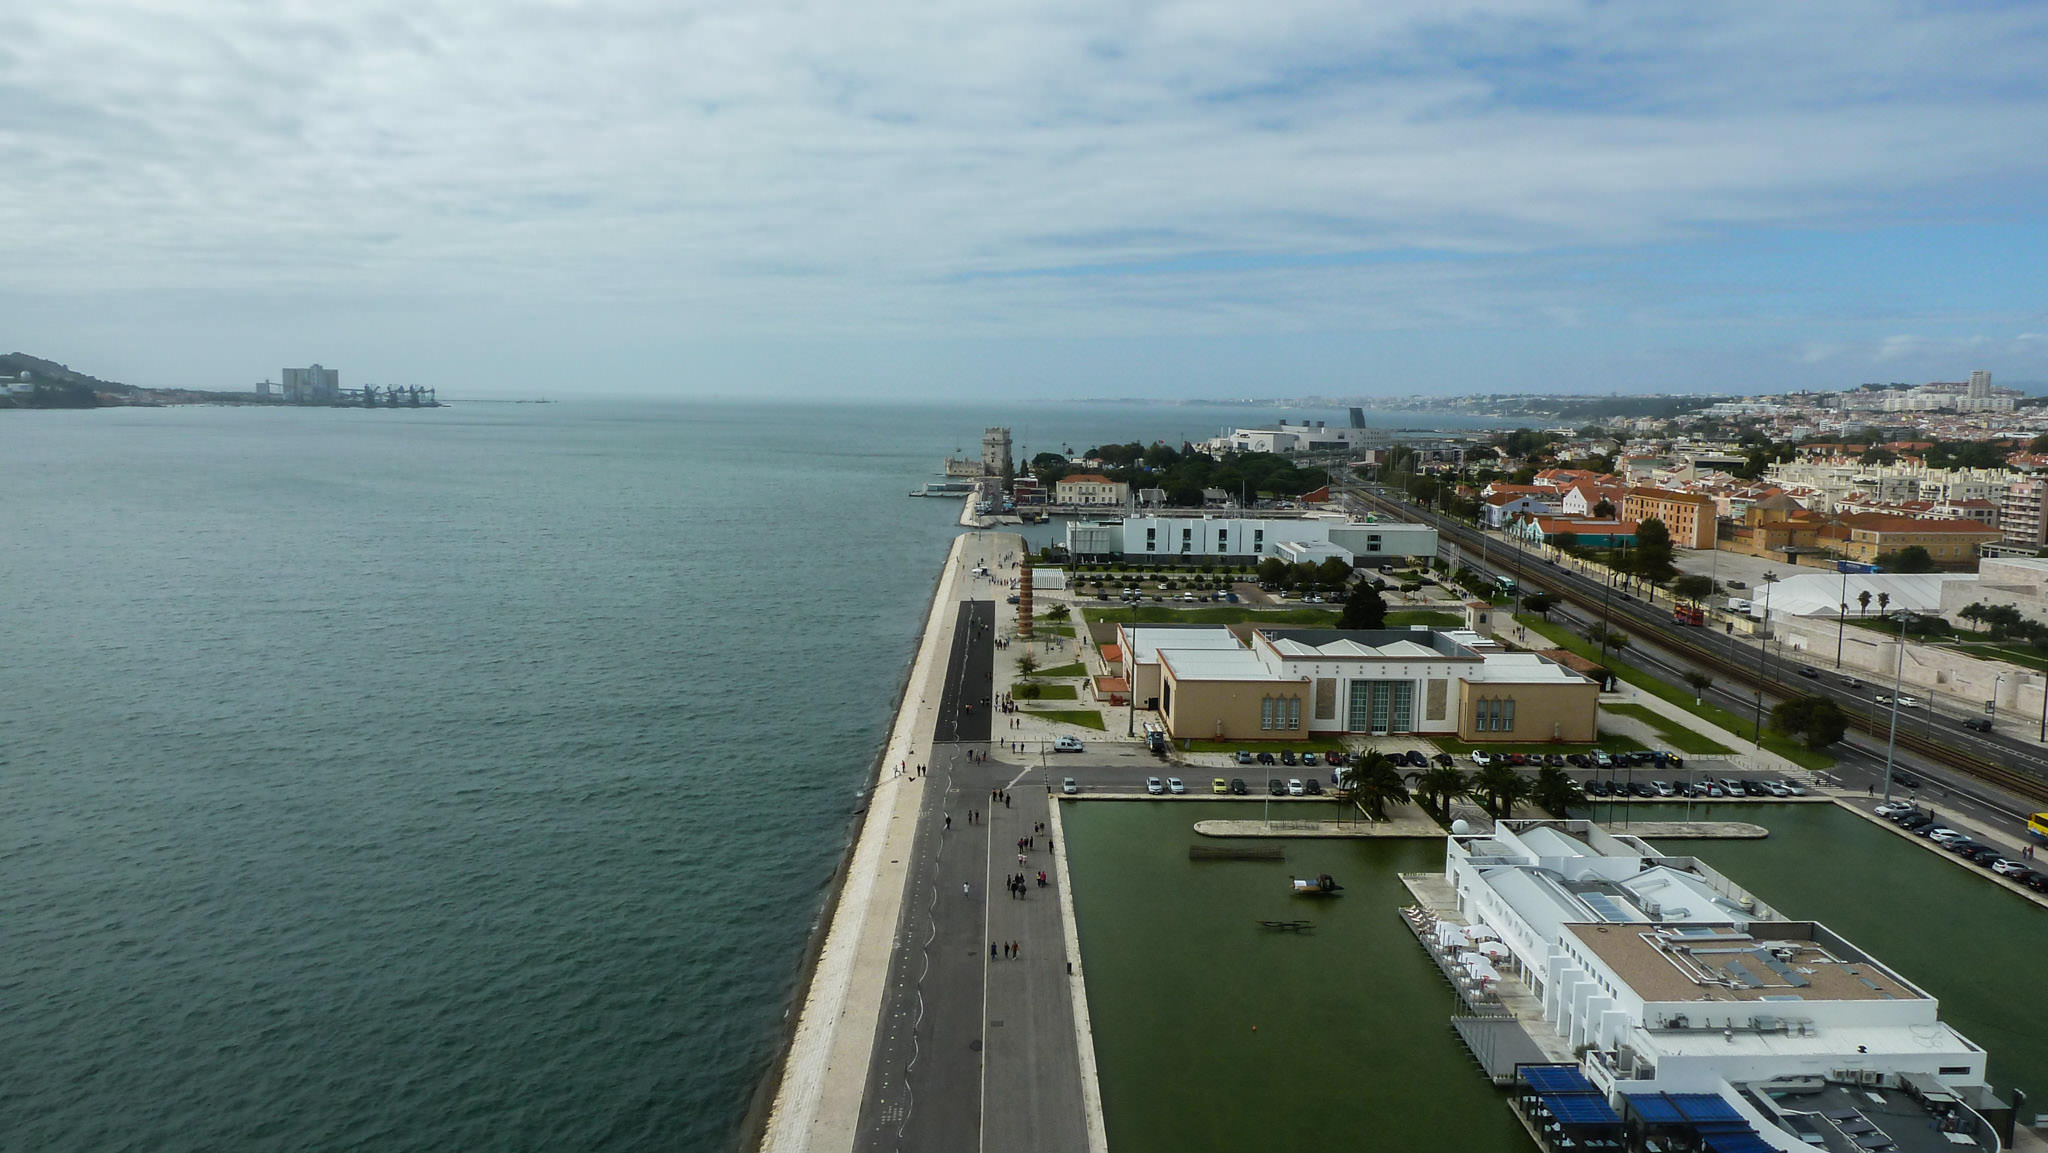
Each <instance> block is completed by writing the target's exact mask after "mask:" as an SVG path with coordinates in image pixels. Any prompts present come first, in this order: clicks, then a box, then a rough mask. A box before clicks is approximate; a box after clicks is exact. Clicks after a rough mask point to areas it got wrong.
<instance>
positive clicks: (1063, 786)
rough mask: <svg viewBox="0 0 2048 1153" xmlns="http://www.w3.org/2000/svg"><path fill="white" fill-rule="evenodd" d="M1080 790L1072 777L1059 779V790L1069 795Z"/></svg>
mask: <svg viewBox="0 0 2048 1153" xmlns="http://www.w3.org/2000/svg"><path fill="white" fill-rule="evenodd" d="M1080 791H1081V786H1080V785H1077V784H1075V783H1074V778H1072V777H1067V778H1065V779H1063V780H1062V781H1060V792H1063V793H1065V794H1067V795H1068V796H1070V797H1071V796H1073V795H1074V794H1075V793H1078V792H1080Z"/></svg>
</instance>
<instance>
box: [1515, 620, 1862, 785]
mask: <svg viewBox="0 0 2048 1153" xmlns="http://www.w3.org/2000/svg"><path fill="white" fill-rule="evenodd" d="M1515 619H1516V620H1518V621H1520V622H1522V623H1523V624H1524V625H1526V626H1528V627H1529V628H1531V629H1534V630H1535V631H1537V632H1539V633H1542V634H1543V635H1544V636H1546V637H1549V638H1550V639H1551V640H1552V641H1553V642H1555V643H1556V644H1557V646H1558V647H1559V648H1564V649H1570V650H1571V651H1572V652H1575V653H1577V654H1579V655H1580V656H1582V657H1585V658H1586V659H1587V660H1591V661H1598V660H1600V659H1601V656H1600V654H1599V653H1597V652H1595V651H1594V650H1593V643H1592V642H1591V641H1588V640H1586V639H1585V638H1584V637H1581V636H1578V635H1576V634H1574V633H1573V632H1572V631H1571V630H1569V629H1567V628H1564V627H1563V626H1562V625H1554V624H1551V623H1550V622H1548V621H1546V620H1543V619H1542V618H1541V617H1538V616H1536V615H1535V614H1534V613H1520V614H1518V615H1517V616H1516V617H1515ZM1607 667H1608V668H1610V669H1612V670H1613V671H1614V674H1615V675H1616V676H1618V677H1620V678H1621V679H1622V680H1625V681H1627V682H1628V683H1630V684H1632V685H1635V686H1636V687H1637V688H1640V689H1644V690H1647V691H1649V692H1652V693H1655V694H1657V695H1658V696H1660V697H1663V698H1664V699H1665V700H1667V701H1670V702H1671V703H1672V704H1674V705H1677V706H1678V707H1679V708H1682V709H1684V710H1685V711H1686V712H1689V713H1691V714H1692V715H1694V716H1696V717H1698V718H1700V719H1701V720H1703V721H1708V722H1710V723H1712V724H1716V725H1719V726H1721V727H1722V728H1723V729H1726V730H1727V731H1729V732H1731V733H1742V732H1753V731H1755V728H1756V722H1755V720H1754V718H1752V719H1749V720H1744V719H1743V718H1741V717H1738V716H1736V715H1735V714H1734V713H1731V712H1729V711H1728V710H1727V709H1724V708H1722V707H1721V706H1719V705H1708V704H1698V705H1696V704H1694V703H1693V700H1692V691H1691V690H1690V689H1687V688H1684V687H1682V686H1679V685H1668V684H1665V683H1664V682H1663V681H1660V680H1658V679H1657V678H1656V677H1653V676H1651V675H1650V674H1649V673H1646V672H1644V671H1642V670H1641V669H1638V668H1633V667H1631V666H1629V665H1625V664H1622V663H1621V662H1620V661H1614V662H1613V663H1611V664H1608V665H1607ZM1764 747H1765V748H1767V749H1769V750H1771V751H1772V752H1774V753H1776V754H1778V755H1779V756H1781V757H1784V758H1785V759H1786V760H1789V761H1791V762H1792V763H1793V764H1795V765H1801V766H1804V767H1806V768H1809V769H1831V768H1833V767H1834V765H1835V758H1833V757H1831V756H1829V755H1828V754H1826V753H1823V752H1816V751H1815V750H1813V749H1809V748H1807V747H1806V746H1805V745H1802V744H1800V743H1799V742H1798V741H1796V740H1793V739H1792V738H1790V737H1787V736H1785V735H1784V734H1782V733H1774V732H1771V731H1770V730H1769V729H1766V730H1764Z"/></svg>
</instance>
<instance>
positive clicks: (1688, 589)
mask: <svg viewBox="0 0 2048 1153" xmlns="http://www.w3.org/2000/svg"><path fill="white" fill-rule="evenodd" d="M1671 592H1672V595H1673V596H1681V597H1684V598H1685V599H1687V600H1693V601H1703V600H1706V599H1707V598H1708V597H1710V596H1713V595H1714V579H1713V578H1712V577H1704V576H1698V575H1694V574H1689V575H1686V576H1682V577H1679V578H1678V579H1676V580H1674V581H1672V582H1671Z"/></svg>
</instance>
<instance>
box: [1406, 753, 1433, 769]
mask: <svg viewBox="0 0 2048 1153" xmlns="http://www.w3.org/2000/svg"><path fill="white" fill-rule="evenodd" d="M1408 767H1409V768H1411V769H1426V768H1428V767H1429V754H1427V753H1425V752H1423V751H1422V750H1421V749H1409V750H1408Z"/></svg>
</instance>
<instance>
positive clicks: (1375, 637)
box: [1257, 628, 1480, 661]
mask: <svg viewBox="0 0 2048 1153" xmlns="http://www.w3.org/2000/svg"><path fill="white" fill-rule="evenodd" d="M1257 636H1259V637H1261V638H1263V639H1264V640H1265V641H1266V643H1267V644H1269V645H1271V646H1272V648H1273V651H1275V652H1277V653H1279V654H1280V655H1281V656H1283V657H1309V658H1314V657H1352V658H1366V659H1374V660H1385V659H1390V658H1391V659H1416V658H1421V659H1426V660H1433V661H1442V660H1467V661H1472V660H1478V659H1480V658H1479V654H1477V653H1475V652H1473V651H1471V650H1470V649H1467V648H1465V647H1464V646H1462V645H1459V644H1458V643H1457V642H1456V641H1454V640H1452V639H1451V638H1450V637H1449V636H1447V635H1446V634H1444V633H1442V632H1439V631H1436V630H1434V629H1423V628H1414V629H1263V628H1262V629H1259V630H1258V632H1257Z"/></svg>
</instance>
